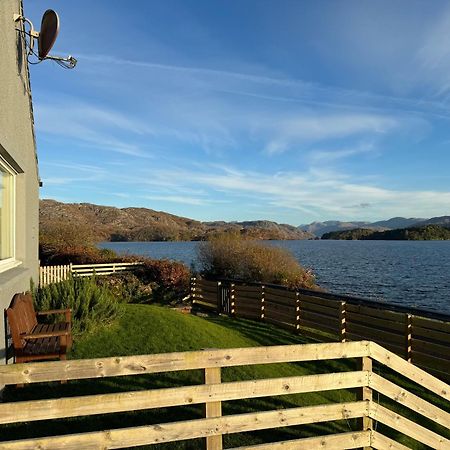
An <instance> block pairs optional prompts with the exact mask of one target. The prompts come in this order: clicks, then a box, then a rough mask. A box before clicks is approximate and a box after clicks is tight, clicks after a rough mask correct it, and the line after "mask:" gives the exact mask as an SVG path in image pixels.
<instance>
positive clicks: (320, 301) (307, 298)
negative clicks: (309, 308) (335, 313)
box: [299, 294, 340, 310]
mask: <svg viewBox="0 0 450 450" xmlns="http://www.w3.org/2000/svg"><path fill="white" fill-rule="evenodd" d="M299 299H300V302H301V303H303V302H305V303H313V304H315V305H319V306H326V307H328V308H332V309H336V310H338V309H339V304H340V302H339V301H338V300H331V299H328V298H320V297H314V296H312V295H305V294H300V296H299Z"/></svg>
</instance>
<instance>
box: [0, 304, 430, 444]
mask: <svg viewBox="0 0 450 450" xmlns="http://www.w3.org/2000/svg"><path fill="white" fill-rule="evenodd" d="M306 342H310V341H309V340H308V339H306V338H303V337H301V336H296V335H294V334H292V333H289V332H288V331H283V330H281V329H279V328H276V327H274V326H270V325H267V324H262V323H258V322H254V321H249V320H243V319H231V318H227V317H219V316H211V317H206V318H203V317H196V316H193V315H185V314H181V313H180V312H178V311H174V310H171V309H169V308H166V307H161V306H154V305H127V306H126V309H125V312H124V314H123V315H122V316H121V317H120V319H119V320H117V321H116V322H115V323H114V324H113V325H110V326H108V327H102V328H100V329H98V330H97V331H96V332H92V333H90V334H87V335H84V336H82V337H81V338H79V339H78V341H76V342H75V345H74V347H73V349H72V352H71V353H70V355H69V357H70V358H71V359H78V358H95V357H105V356H117V355H135V354H151V353H165V352H174V351H190V350H199V349H202V348H213V347H216V348H228V347H251V346H259V345H279V344H301V343H306ZM344 370H357V366H356V362H355V361H329V362H321V363H301V364H300V363H295V364H271V365H260V366H245V367H233V368H225V369H223V372H222V379H223V381H237V380H245V379H255V378H276V377H282V376H296V375H304V374H308V373H324V372H334V371H344ZM202 382H203V375H202V372H201V371H200V370H195V371H184V372H171V373H162V374H150V375H137V376H127V377H115V378H105V379H96V380H83V381H71V382H69V383H67V384H65V385H61V384H59V383H46V384H40V385H31V386H27V387H25V388H24V389H16V388H12V387H9V388H8V389H7V390H6V392H5V400H6V401H19V400H31V399H38V398H40V399H42V398H58V397H61V396H76V395H86V394H94V393H107V392H119V391H131V390H133V391H135V390H143V389H157V388H163V387H175V386H181V385H193V384H201V383H202ZM409 388H410V389H412V390H417V389H420V388H418V387H417V386H409ZM356 399H357V393H356V392H351V391H329V392H324V393H312V394H292V395H286V396H282V397H270V398H262V399H252V400H240V401H232V402H225V403H224V404H223V413H224V414H237V413H243V412H250V411H258V410H259V411H262V410H271V409H281V408H291V407H296V406H305V405H314V404H322V403H329V402H336V401H338V402H344V401H354V400H356ZM382 400H383V399H382ZM203 414H204V406H202V405H192V406H187V407H176V408H163V409H158V410H146V411H138V412H132V413H122V414H109V415H99V416H91V417H79V418H75V419H64V420H52V421H45V422H44V421H43V422H34V423H32V424H19V425H8V426H3V427H0V439H1V440H10V439H18V438H29V437H37V436H46V435H53V434H66V433H77V432H86V431H95V430H103V429H112V428H121V427H129V426H139V425H145V424H155V423H162V422H171V421H175V420H188V419H194V418H201V417H204V415H203ZM410 417H411V415H410ZM357 429H358V423H357V422H356V421H355V420H350V421H338V422H330V423H323V424H317V425H309V426H301V427H289V428H282V429H277V430H267V431H261V432H254V433H241V434H234V435H226V436H224V443H225V448H226V447H233V446H238V445H244V444H251V443H252V444H255V443H262V442H270V441H277V440H283V439H293V438H298V437H306V436H313V435H319V434H328V433H337V432H348V431H350V430H357ZM400 439H401V440H402V441H403V442H404V443H405V444H406V443H408V445H411V446H412V445H413V444H412V443H411V441H410V440H409V439H408V438H406V437H404V436H400ZM202 447H203V441H201V440H196V441H183V442H178V443H171V444H165V445H164V444H159V445H154V446H147V447H142V448H152V449H169V448H170V449H198V448H202ZM414 448H423V447H420V446H414Z"/></svg>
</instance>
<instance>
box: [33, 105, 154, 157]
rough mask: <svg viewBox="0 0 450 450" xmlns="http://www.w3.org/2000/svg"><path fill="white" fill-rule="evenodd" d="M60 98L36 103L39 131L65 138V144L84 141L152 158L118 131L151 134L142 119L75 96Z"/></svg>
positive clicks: (103, 148) (112, 149)
mask: <svg viewBox="0 0 450 450" xmlns="http://www.w3.org/2000/svg"><path fill="white" fill-rule="evenodd" d="M59 100H60V101H59V102H54V103H52V104H46V103H42V102H40V103H38V106H36V108H35V110H36V113H35V117H36V129H37V131H38V132H39V133H42V134H44V135H47V136H56V137H63V138H64V139H65V140H66V141H67V143H66V145H67V144H73V143H74V142H75V143H83V144H84V145H88V146H91V147H94V148H96V149H101V150H106V151H113V152H117V153H122V154H125V155H130V156H141V157H150V155H148V154H146V153H145V152H143V151H142V150H141V149H140V147H139V146H138V145H136V144H133V143H131V142H130V141H131V138H128V139H124V138H122V137H119V136H117V134H118V133H117V130H120V131H122V132H126V133H128V134H129V135H130V136H132V135H142V134H147V133H151V131H150V130H149V129H148V128H147V127H146V126H144V125H143V124H142V123H140V121H139V120H134V119H131V118H127V117H125V116H123V115H122V114H120V113H118V112H116V111H113V110H110V109H101V108H99V107H97V106H94V105H91V104H88V103H83V102H79V101H76V100H74V99H69V98H66V99H64V98H60V99H59ZM61 100H65V102H63V101H61ZM66 102H67V103H66Z"/></svg>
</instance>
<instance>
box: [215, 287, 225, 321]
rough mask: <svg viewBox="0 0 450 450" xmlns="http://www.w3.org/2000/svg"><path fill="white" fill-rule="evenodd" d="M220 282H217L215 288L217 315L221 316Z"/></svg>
mask: <svg viewBox="0 0 450 450" xmlns="http://www.w3.org/2000/svg"><path fill="white" fill-rule="evenodd" d="M221 286H222V282H221V281H217V288H216V303H217V313H218V314H222V313H223V312H224V311H223V298H222V289H221Z"/></svg>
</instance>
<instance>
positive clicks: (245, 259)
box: [198, 233, 316, 289]
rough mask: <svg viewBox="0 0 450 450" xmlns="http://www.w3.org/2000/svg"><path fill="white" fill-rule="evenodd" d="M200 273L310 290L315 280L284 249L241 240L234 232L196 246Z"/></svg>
mask: <svg viewBox="0 0 450 450" xmlns="http://www.w3.org/2000/svg"><path fill="white" fill-rule="evenodd" d="M198 256H199V261H200V264H201V266H202V274H203V275H205V276H212V277H218V278H232V279H239V280H242V281H247V282H263V283H273V284H281V285H284V286H288V287H291V288H307V289H311V288H314V287H316V286H315V277H314V275H313V274H312V273H311V271H309V270H307V269H305V268H303V267H302V266H301V265H300V264H299V263H298V262H297V260H296V259H295V258H294V256H293V255H292V254H291V253H290V252H289V251H287V250H285V249H281V248H278V247H272V246H269V245H264V244H263V243H262V242H260V241H254V240H248V239H244V238H242V237H241V236H240V235H239V234H237V233H224V234H218V235H215V236H213V237H211V238H210V239H209V240H208V241H207V242H204V243H202V244H200V246H199V255H198Z"/></svg>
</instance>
